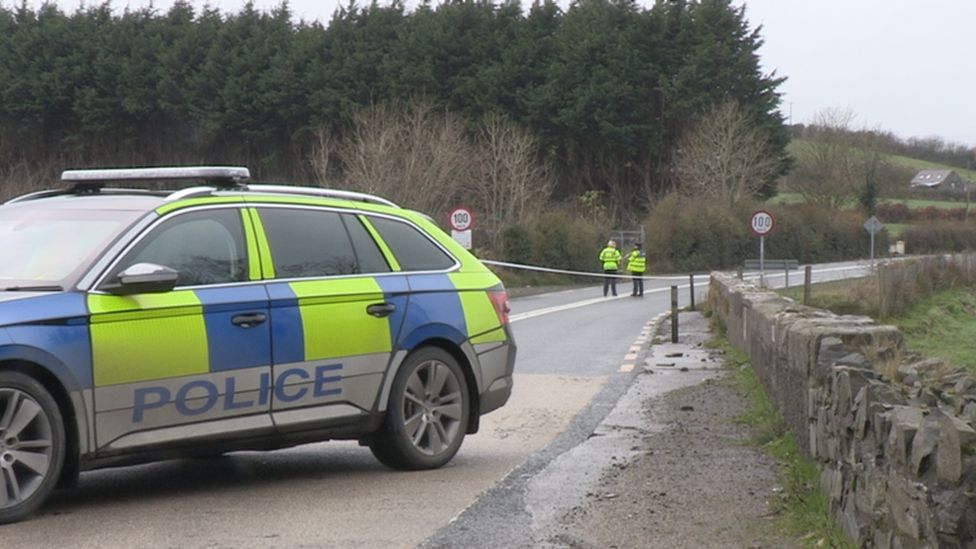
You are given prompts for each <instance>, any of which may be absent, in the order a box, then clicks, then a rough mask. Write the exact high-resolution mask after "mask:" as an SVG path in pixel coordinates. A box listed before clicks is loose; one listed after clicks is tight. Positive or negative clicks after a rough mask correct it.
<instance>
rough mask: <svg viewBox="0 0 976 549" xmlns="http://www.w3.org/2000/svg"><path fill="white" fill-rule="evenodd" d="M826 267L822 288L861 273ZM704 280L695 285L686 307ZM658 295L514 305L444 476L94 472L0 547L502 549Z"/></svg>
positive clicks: (575, 441) (370, 471)
mask: <svg viewBox="0 0 976 549" xmlns="http://www.w3.org/2000/svg"><path fill="white" fill-rule="evenodd" d="M823 269H824V270H823V272H822V274H820V275H818V276H819V277H823V278H828V277H829V278H840V277H845V276H853V275H854V274H855V273H856V272H858V271H860V270H861V269H860V268H856V267H854V266H852V264H834V265H828V266H824V267H823ZM794 274H795V273H794ZM779 279H780V280H781V279H782V277H781V276H780V277H779ZM706 280H707V279H706V278H705V277H702V278H700V279H699V281H698V282H697V283H696V284H697V286H696V290H697V293H698V295H699V297H698V301H701V299H702V297H703V296H704V293H705V292H706V291H707V282H706ZM800 280H801V276H800V275H797V276H796V278H795V281H797V282H798V281H800ZM769 281H770V283H771V284H774V285H775V284H777V277H776V276H770V277H769ZM791 282H793V281H792V280H791ZM670 284H680V285H681V289H680V294H679V295H680V300H681V301H680V305H681V306H684V305H686V304H687V298H688V289H687V277H683V278H682V277H679V278H678V279H675V280H654V281H649V282H648V284H647V289H646V291H645V297H643V298H634V297H630V295H629V289H630V288H629V282H623V283H622V284H621V285H620V288H619V289H620V294H621V295H620V297H617V298H613V297H610V298H604V297H602V295H601V290H600V288H599V287H586V288H580V289H574V290H568V291H562V292H555V293H550V294H544V295H537V296H530V297H525V298H519V299H516V300H513V302H512V314H511V319H512V322H513V326H514V330H515V334H516V339H517V341H518V344H519V356H518V362H517V365H516V372H517V373H516V377H515V390H514V393H513V396H512V399H511V401H510V402H509V404H508V405H506V406H505V407H504V408H502V409H501V410H498V411H496V412H493V413H492V414H489V415H487V416H485V417H484V418H483V421H482V424H481V432H479V433H478V434H476V435H474V436H471V437H469V438H467V439H466V440H465V442H464V445H463V446H462V448H461V451H460V452H459V454H458V455H457V457H456V458H455V459H454V460H453V461H452V462H451V463H450V464H449V465H448V466H446V467H444V468H442V469H439V470H436V471H425V472H411V473H402V472H394V471H391V470H388V469H386V468H384V467H383V466H381V465H380V464H379V463H378V462H377V461H376V460H375V459H374V458H373V457H372V455H371V454H370V452H369V450H368V449H366V448H362V447H359V446H358V445H357V444H355V443H350V442H329V443H321V444H311V445H306V446H301V447H298V448H293V449H288V450H281V451H276V452H237V453H232V454H228V455H225V456H222V457H218V458H212V459H200V460H173V461H166V462H161V463H155V464H149V465H142V466H135V467H126V468H119V469H107V470H101V471H94V472H90V473H85V474H83V475H82V476H81V480H80V484H79V486H78V488H76V489H74V490H68V491H63V492H58V493H56V494H55V496H54V497H53V498H52V500H51V501H50V502H49V503H48V504H47V505H46V506H45V507H44V508H43V509H42V510H41V512H40V513H38V514H37V515H36V516H35V517H33V518H32V519H30V520H28V521H25V522H22V523H19V524H12V525H7V526H3V527H2V530H3V541H2V543H0V545H2V547H4V548H10V549H13V548H20V547H31V548H33V547H74V548H87V547H92V548H96V547H97V548H104V547H126V548H130V547H140V548H170V547H181V548H191V547H207V548H222V547H235V548H237V547H242V548H243V547H357V548H358V547H362V548H373V547H377V548H379V547H382V548H396V547H404V548H406V547H415V546H418V545H421V544H425V543H426V545H428V546H432V547H433V546H445V547H447V546H461V545H464V546H483V547H489V546H494V547H499V546H504V545H515V544H517V543H519V542H520V540H526V539H529V537H530V534H531V532H532V530H533V529H534V528H538V527H539V520H540V519H539V516H540V512H539V509H540V505H541V507H544V506H545V502H541V503H540V502H539V501H534V502H533V501H532V498H531V497H528V496H527V491H526V486H527V485H528V483H529V482H530V481H531V479H532V478H533V477H535V476H537V475H539V474H540V473H541V472H543V471H544V470H545V469H546V467H547V466H548V465H549V464H551V463H552V462H553V461H554V460H555V459H556V458H558V456H560V455H562V454H564V453H565V452H567V451H568V450H569V449H571V448H573V447H575V446H577V445H579V444H580V442H582V441H583V440H585V439H586V438H587V437H588V436H590V434H591V433H592V432H593V429H594V428H595V426H596V425H597V424H598V423H599V421H600V420H601V419H602V418H603V417H604V416H606V414H607V413H608V412H609V411H610V410H611V409H612V408H613V406H614V404H615V403H616V401H617V399H618V398H619V397H620V395H621V394H623V392H624V391H625V390H626V388H627V386H628V384H629V383H630V381H631V380H632V379H633V375H634V371H635V365H636V364H638V359H639V354H640V353H641V352H642V351H643V350H645V349H646V348H647V346H648V345H649V343H650V335H649V334H648V332H649V329H650V323H651V321H652V320H653V319H654V318H655V317H656V316H657V315H659V314H661V313H662V312H664V311H666V310H667V309H668V308H669V307H670V291H669V285H670ZM637 369H639V368H637ZM584 465H585V464H584ZM577 495H578V494H577ZM565 497H573V494H572V492H571V491H570V492H568V493H566V495H565ZM455 519H456V520H455ZM452 521H453V522H452Z"/></svg>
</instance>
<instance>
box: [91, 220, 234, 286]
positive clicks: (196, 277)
mask: <svg viewBox="0 0 976 549" xmlns="http://www.w3.org/2000/svg"><path fill="white" fill-rule="evenodd" d="M244 250H245V247H244V233H243V224H242V223H241V214H240V211H239V210H237V209H221V210H205V211H198V212H192V213H186V214H182V215H177V216H176V217H174V218H172V219H170V220H169V221H166V222H163V223H161V224H160V225H159V226H157V227H156V228H154V229H152V232H151V233H150V234H149V235H148V236H147V237H146V238H144V239H143V240H142V241H140V242H139V244H138V245H136V247H135V248H134V249H133V250H132V251H131V252H130V253H129V254H127V255H126V257H125V259H124V260H122V261H121V262H120V263H119V265H118V266H117V267H116V269H115V271H114V272H113V274H112V275H111V276H109V278H108V280H109V282H114V281H116V280H117V278H116V277H117V276H118V273H120V272H122V271H123V270H125V269H126V268H128V267H129V266H131V265H135V264H136V263H155V264H157V265H164V266H166V267H169V268H171V269H175V270H177V271H178V272H179V273H180V277H179V279H178V280H177V283H176V284H177V286H197V285H202V284H223V283H228V282H242V281H244V280H247V257H246V255H245V251H244Z"/></svg>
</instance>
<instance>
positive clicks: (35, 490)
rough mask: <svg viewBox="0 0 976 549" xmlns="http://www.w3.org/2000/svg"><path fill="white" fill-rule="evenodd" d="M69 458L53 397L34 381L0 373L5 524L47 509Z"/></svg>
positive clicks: (0, 496) (0, 492)
mask: <svg viewBox="0 0 976 549" xmlns="http://www.w3.org/2000/svg"><path fill="white" fill-rule="evenodd" d="M64 453H65V436H64V423H63V421H62V419H61V413H60V411H59V410H58V405H57V403H56V402H55V401H54V398H53V397H51V394H50V393H49V392H48V391H47V389H45V388H44V386H42V385H41V384H40V383H38V382H37V381H36V380H34V379H33V378H31V377H28V376H26V375H24V374H21V373H19V372H0V524H3V523H8V522H16V521H18V520H21V519H23V518H25V517H27V516H28V515H29V514H31V513H32V512H34V510H36V509H37V508H38V507H39V506H40V505H41V504H42V503H44V500H45V499H47V497H48V495H50V493H51V491H52V490H53V489H54V486H55V484H56V483H57V481H58V477H59V476H60V474H61V468H62V466H63V464H64Z"/></svg>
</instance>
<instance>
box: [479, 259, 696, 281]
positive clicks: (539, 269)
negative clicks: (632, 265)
mask: <svg viewBox="0 0 976 549" xmlns="http://www.w3.org/2000/svg"><path fill="white" fill-rule="evenodd" d="M481 262H482V263H484V264H485V265H494V266H496V267H506V268H509V269H521V270H524V271H536V272H540V273H552V274H563V275H571V276H583V277H591V278H619V279H623V280H633V279H634V278H640V279H642V280H688V276H689V275H684V276H641V277H634V276H633V275H630V274H615V275H611V274H606V273H587V272H583V271H567V270H565V269H553V268H551V267H539V266H537V265H523V264H521V263H508V262H507V261H494V260H491V259H482V260H481ZM709 276H710V275H709V274H707V273H703V274H696V275H694V277H695V280H698V278H699V277H701V278H702V280H706V279H708V277H709Z"/></svg>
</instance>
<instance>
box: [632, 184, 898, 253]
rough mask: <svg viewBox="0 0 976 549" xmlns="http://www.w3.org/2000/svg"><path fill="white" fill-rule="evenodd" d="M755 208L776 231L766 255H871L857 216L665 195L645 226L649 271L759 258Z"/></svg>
mask: <svg viewBox="0 0 976 549" xmlns="http://www.w3.org/2000/svg"><path fill="white" fill-rule="evenodd" d="M757 209H768V210H769V211H771V213H772V214H773V216H774V217H775V219H776V228H775V230H774V232H773V234H772V235H770V236H768V237H767V238H766V257H767V258H770V259H797V260H799V261H800V262H801V263H811V262H824V261H836V260H842V259H850V258H854V257H864V256H867V255H868V254H869V252H870V250H869V236H868V234H867V232H866V231H865V230H864V228H863V227H862V223H863V222H864V220H863V219H862V216H861V215H860V214H858V213H856V212H846V211H837V210H833V209H828V208H824V207H819V206H816V205H811V204H797V205H787V204H779V205H769V204H759V203H746V202H743V203H740V204H738V205H737V206H736V207H735V208H734V209H728V208H723V207H721V206H719V205H717V204H713V203H701V202H697V201H694V200H688V199H684V200H682V199H680V198H678V197H676V196H668V197H665V198H664V199H662V200H661V201H659V202H658V203H657V205H656V207H655V208H654V211H653V212H652V214H651V217H650V219H649V220H648V222H647V224H646V230H647V239H648V246H647V248H648V250H647V251H648V255H649V257H650V262H649V267H650V268H651V269H652V270H654V271H657V272H661V271H704V270H711V269H728V268H733V267H736V266H738V265H741V264H742V262H743V261H744V260H745V259H747V258H758V257H759V239H758V238H757V237H755V236H754V235H753V234H752V233H751V231H750V230H749V228H748V222H749V217H750V216H751V215H752V213H753V212H754V211H756V210H757ZM887 244H888V240H887V233H885V232H882V233H881V234H879V235H877V236H876V244H875V245H876V251H875V253H876V254H878V255H880V254H879V251H883V250H887Z"/></svg>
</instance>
